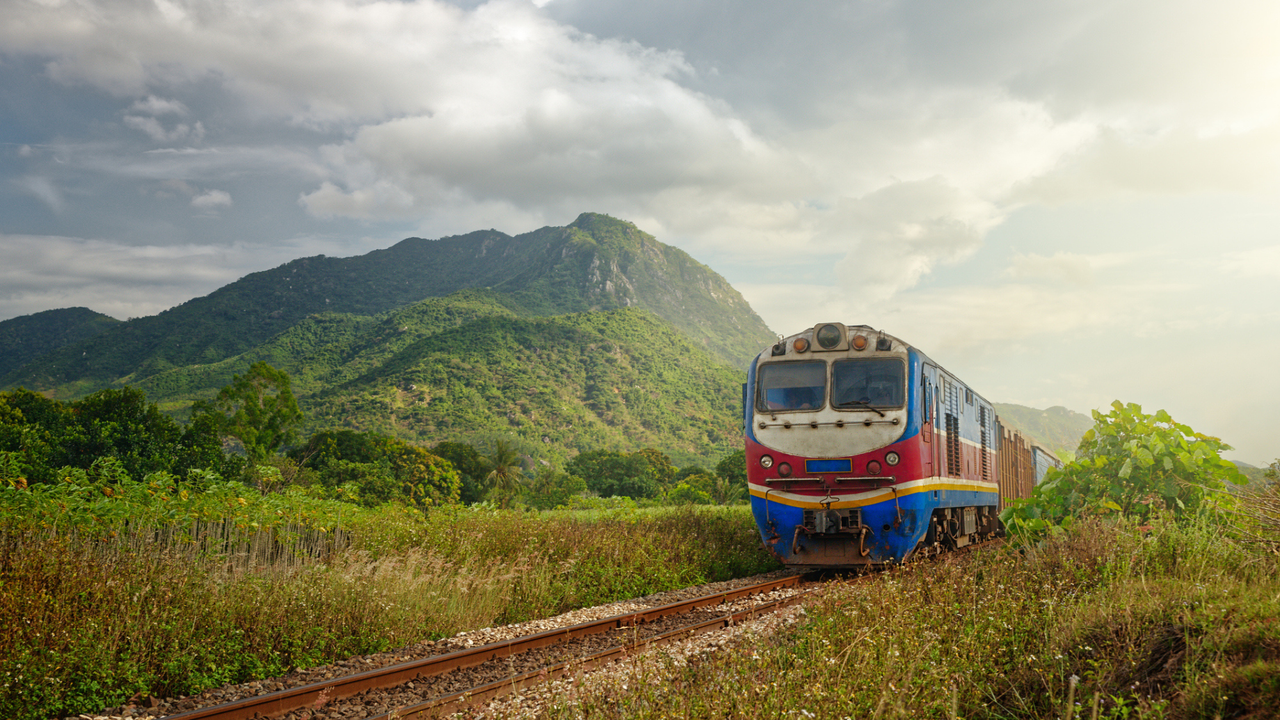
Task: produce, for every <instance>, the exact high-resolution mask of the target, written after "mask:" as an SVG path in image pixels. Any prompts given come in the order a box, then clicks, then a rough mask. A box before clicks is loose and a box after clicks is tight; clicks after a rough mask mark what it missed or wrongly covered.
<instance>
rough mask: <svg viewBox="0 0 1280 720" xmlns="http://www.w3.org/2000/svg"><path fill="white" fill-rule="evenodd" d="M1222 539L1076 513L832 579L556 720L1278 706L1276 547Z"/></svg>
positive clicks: (1118, 712) (1223, 533) (1272, 710)
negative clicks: (959, 548) (927, 557)
mask: <svg viewBox="0 0 1280 720" xmlns="http://www.w3.org/2000/svg"><path fill="white" fill-rule="evenodd" d="M1233 534H1235V533H1234V532H1233ZM1227 535H1228V533H1227V530H1225V529H1224V528H1222V527H1221V526H1220V525H1218V524H1214V523H1210V522H1205V521H1200V522H1195V521H1193V522H1190V523H1183V524H1181V525H1179V524H1174V523H1172V522H1166V521H1160V522H1155V523H1153V524H1152V525H1151V526H1149V527H1144V528H1139V527H1135V526H1133V525H1131V524H1125V523H1123V522H1120V523H1117V522H1114V521H1112V522H1106V523H1104V522H1101V521H1088V522H1081V523H1078V524H1077V525H1076V527H1075V528H1074V529H1073V530H1072V531H1071V532H1070V533H1067V534H1063V535H1061V536H1058V537H1055V538H1052V539H1050V540H1048V541H1046V542H1045V543H1043V544H1041V545H1038V546H1028V547H1017V546H1012V545H1011V546H1009V547H1006V548H1005V549H1002V550H998V551H990V552H983V553H980V554H974V555H970V556H967V557H963V558H953V559H946V560H941V561H928V562H922V563H918V564H910V565H908V566H906V567H903V568H900V569H899V570H896V571H894V572H893V573H891V574H890V575H889V576H887V577H885V578H883V579H882V580H880V581H877V582H869V583H853V582H838V583H835V584H834V585H832V586H831V587H830V589H829V590H828V591H827V592H825V594H824V595H823V596H822V598H821V600H819V601H818V602H816V603H814V604H811V605H810V606H808V607H807V608H806V614H805V620H804V621H803V622H801V623H799V624H798V625H796V626H794V627H793V629H792V630H790V631H787V632H785V633H783V634H780V635H775V636H772V637H763V638H748V639H746V640H744V641H742V642H741V643H740V644H739V645H738V646H737V647H735V648H733V649H730V650H728V651H722V652H718V653H715V654H713V655H711V656H708V657H707V658H706V659H704V660H703V661H701V662H699V663H697V664H695V665H694V666H692V667H681V668H676V667H666V668H664V667H661V666H655V665H652V664H651V665H648V666H642V667H644V669H641V670H638V671H636V672H637V673H638V674H637V675H635V676H633V677H630V678H627V679H624V680H621V681H619V682H618V684H617V685H616V686H614V687H613V689H612V690H609V691H606V692H603V693H601V694H599V695H596V696H594V697H591V698H589V699H588V700H587V701H586V702H576V703H572V704H571V703H568V702H566V703H563V704H561V705H560V706H559V707H557V708H556V709H555V710H554V711H553V712H552V713H551V717H553V718H562V719H563V718H655V719H656V718H760V717H768V718H784V717H785V718H831V719H833V720H834V719H840V718H1068V717H1071V718H1095V717H1096V718H1273V717H1277V716H1278V715H1280V577H1278V576H1277V564H1278V563H1277V556H1276V554H1275V552H1274V549H1275V546H1274V545H1271V546H1268V545H1251V544H1242V543H1238V542H1233V541H1232V540H1231V539H1229V538H1228V536H1227Z"/></svg>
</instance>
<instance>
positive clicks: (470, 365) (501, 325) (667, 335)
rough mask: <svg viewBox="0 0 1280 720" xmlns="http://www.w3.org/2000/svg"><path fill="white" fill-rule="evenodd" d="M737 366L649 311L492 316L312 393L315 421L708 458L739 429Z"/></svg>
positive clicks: (550, 450)
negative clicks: (717, 357)
mask: <svg viewBox="0 0 1280 720" xmlns="http://www.w3.org/2000/svg"><path fill="white" fill-rule="evenodd" d="M740 384H741V373H739V372H735V371H733V370H730V369H728V368H725V367H724V366H722V365H719V364H717V363H715V362H714V361H712V360H711V359H710V358H709V357H708V356H707V355H706V353H705V352H703V351H702V350H700V349H698V348H696V347H694V346H693V345H691V344H690V343H688V341H687V340H685V339H684V338H683V337H681V336H680V335H679V334H677V333H676V332H674V331H673V330H672V329H671V328H670V327H669V326H667V325H665V324H664V323H662V322H661V321H659V320H658V319H657V318H655V317H653V316H652V315H651V314H649V313H647V312H645V311H643V310H635V309H632V310H620V311H616V312H611V313H587V314H583V315H567V316H560V317H556V318H549V319H548V318H538V319H531V318H513V317H496V316H490V317H485V318H480V319H477V320H475V321H473V322H469V323H466V324H463V325H461V326H459V327H457V328H453V329H450V330H448V331H445V332H441V333H438V334H436V335H431V336H429V337H426V338H424V339H422V340H420V341H418V342H415V343H412V344H410V345H408V346H406V347H405V348H404V349H402V350H401V351H400V352H398V353H397V354H396V355H395V356H394V357H393V358H391V359H389V360H387V361H386V362H383V363H381V364H379V365H378V366H377V367H376V369H374V370H372V371H370V372H369V373H367V374H365V375H362V376H360V377H358V378H356V379H353V380H351V381H348V382H346V383H344V384H342V385H340V386H338V387H334V388H331V389H328V390H325V391H322V392H320V393H318V394H316V395H314V396H311V397H309V398H307V399H306V404H307V407H308V414H309V416H310V417H311V425H312V427H315V426H335V425H344V426H348V427H354V428H356V429H361V430H373V431H377V432H380V433H384V434H388V435H395V436H398V437H402V438H405V439H412V440H415V441H417V442H420V443H430V444H437V443H439V442H441V441H449V442H467V443H472V444H475V443H476V442H477V438H483V437H486V436H494V435H500V436H509V437H514V438H517V439H519V440H520V441H521V442H523V443H528V444H531V445H534V446H537V447H538V448H539V457H541V458H542V459H546V460H548V461H550V462H564V461H566V460H568V459H569V458H571V457H573V456H574V455H575V454H577V453H578V452H582V451H587V450H597V449H609V450H615V451H634V450H637V449H640V448H643V447H646V446H649V447H657V448H661V449H662V450H663V451H664V452H666V453H668V454H669V455H670V456H672V457H674V458H677V459H678V460H679V461H680V462H681V463H686V462H690V461H706V460H710V459H711V458H716V457H719V456H720V455H722V454H723V453H724V452H727V451H728V450H729V449H730V448H731V447H732V445H733V444H734V443H735V442H736V441H737V440H738V437H739V432H740V430H739V428H738V423H737V419H736V418H735V414H734V410H733V408H734V407H735V406H736V405H735V403H736V398H737V397H738V396H739V394H740Z"/></svg>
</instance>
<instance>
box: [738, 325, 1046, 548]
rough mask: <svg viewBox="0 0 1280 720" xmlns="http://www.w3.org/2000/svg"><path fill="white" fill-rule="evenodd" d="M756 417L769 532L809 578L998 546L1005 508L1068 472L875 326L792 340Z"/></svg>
mask: <svg viewBox="0 0 1280 720" xmlns="http://www.w3.org/2000/svg"><path fill="white" fill-rule="evenodd" d="M742 406H743V430H744V432H743V434H744V439H745V444H746V463H747V484H748V488H749V490H750V497H751V507H752V512H753V514H754V516H755V521H756V526H757V528H758V529H759V531H760V536H761V539H762V541H763V542H764V546H765V548H766V549H767V550H768V551H769V552H770V553H772V554H773V555H774V556H776V557H777V558H778V559H779V560H780V561H782V563H783V564H784V565H786V566H788V567H794V568H798V569H804V570H818V569H826V568H830V569H850V568H862V567H874V566H884V565H890V564H895V563H902V562H905V561H907V560H908V559H911V558H915V557H922V556H929V555H935V554H938V553H941V552H945V551H948V550H955V549H958V548H962V547H965V546H968V545H972V544H975V543H978V542H981V541H983V540H986V539H989V538H993V537H996V536H998V535H1000V534H1001V533H1002V526H1001V525H1000V520H999V512H1000V510H1001V509H1003V505H1004V503H1005V501H1006V500H1008V499H1011V498H1021V497H1027V496H1029V495H1030V493H1031V487H1032V486H1033V485H1034V484H1035V482H1036V480H1037V476H1038V475H1039V476H1043V472H1044V469H1046V468H1047V467H1049V466H1052V465H1054V464H1055V463H1056V464H1058V465H1060V463H1059V462H1058V461H1057V458H1056V457H1055V456H1053V454H1052V453H1051V452H1049V451H1048V450H1047V449H1046V448H1044V447H1043V446H1040V445H1038V444H1036V443H1034V442H1032V441H1030V440H1029V439H1028V438H1026V437H1024V436H1023V435H1022V434H1021V433H1020V432H1018V431H1017V430H1015V429H1012V428H1008V427H1005V426H1003V425H1002V424H1001V422H1000V418H999V417H998V416H997V414H996V412H995V409H994V407H993V406H992V404H991V403H990V402H988V401H987V400H986V399H985V398H984V397H982V396H981V395H980V394H978V393H977V392H975V391H974V390H973V389H972V388H971V387H969V385H967V384H966V383H964V382H963V381H962V380H960V379H959V378H958V377H956V376H955V375H953V374H952V373H950V372H948V371H947V370H946V369H945V368H943V367H942V366H941V365H939V364H938V363H936V362H934V361H933V360H932V359H930V358H929V356H927V355H925V354H924V352H922V351H921V350H920V349H919V348H917V347H915V346H913V345H911V344H909V343H907V342H905V341H903V340H901V339H900V338H897V337H895V336H893V335H890V334H888V333H886V332H884V331H882V330H875V329H873V328H872V327H870V326H867V325H845V324H842V323H838V322H826V323H819V324H817V325H814V326H813V327H811V328H808V329H806V330H804V331H802V332H800V333H797V334H795V335H792V336H790V337H783V338H780V339H779V340H778V342H777V343H775V344H774V345H773V346H771V347H768V348H765V350H764V351H763V352H761V353H760V354H759V355H758V356H756V358H755V359H754V360H753V361H752V362H751V365H750V366H749V367H748V369H747V383H746V384H745V385H744V386H743V402H742ZM1037 467H1039V468H1040V470H1039V471H1037Z"/></svg>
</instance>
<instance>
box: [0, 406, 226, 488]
mask: <svg viewBox="0 0 1280 720" xmlns="http://www.w3.org/2000/svg"><path fill="white" fill-rule="evenodd" d="M0 451H4V452H10V453H15V454H16V456H17V457H19V458H20V461H21V464H22V466H23V468H24V472H26V473H27V475H26V478H27V479H29V480H30V481H31V482H37V483H49V482H54V481H55V480H56V479H57V477H58V475H59V473H60V472H61V471H62V468H67V467H70V468H79V469H81V470H87V469H88V468H89V467H90V466H91V465H93V463H95V462H97V461H98V460H100V459H102V458H106V457H111V458H115V460H116V461H118V462H119V463H120V464H121V465H122V467H123V468H124V470H125V471H126V472H127V473H128V474H130V475H131V476H134V477H141V476H143V475H147V474H149V473H153V472H169V473H173V474H175V475H179V476H184V475H186V474H187V473H188V472H189V471H191V470H193V469H197V468H199V469H209V470H213V471H214V472H217V473H219V474H223V475H226V476H228V477H236V476H238V475H239V472H240V470H241V469H242V468H243V462H242V461H241V460H239V459H237V458H234V457H228V456H226V455H224V453H223V452H222V443H221V441H220V439H219V437H218V431H217V428H216V427H214V426H213V425H212V424H211V423H210V422H208V421H207V420H205V419H200V418H197V420H196V421H194V422H192V423H191V424H190V425H188V426H187V427H185V428H183V427H181V426H179V425H178V423H177V422H175V421H174V420H173V419H172V418H171V417H169V416H168V415H165V414H164V413H162V412H161V411H160V409H159V407H158V406H156V405H155V404H153V403H149V402H147V398H146V395H145V394H144V393H143V392H142V391H141V390H138V389H136V388H121V389H110V390H102V391H99V392H96V393H93V394H92V395H89V396H87V397H85V398H82V399H80V400H77V401H75V402H73V403H70V404H67V403H63V402H60V401H57V400H50V399H49V398H46V397H44V396H42V395H40V394H38V393H33V392H30V391H27V390H24V389H18V390H14V391H11V392H7V393H0Z"/></svg>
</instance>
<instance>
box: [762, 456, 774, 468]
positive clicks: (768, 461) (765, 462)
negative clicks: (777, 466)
mask: <svg viewBox="0 0 1280 720" xmlns="http://www.w3.org/2000/svg"><path fill="white" fill-rule="evenodd" d="M760 467H762V468H764V469H765V470H768V469H769V468H771V467H773V457H772V456H770V455H761V456H760Z"/></svg>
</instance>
